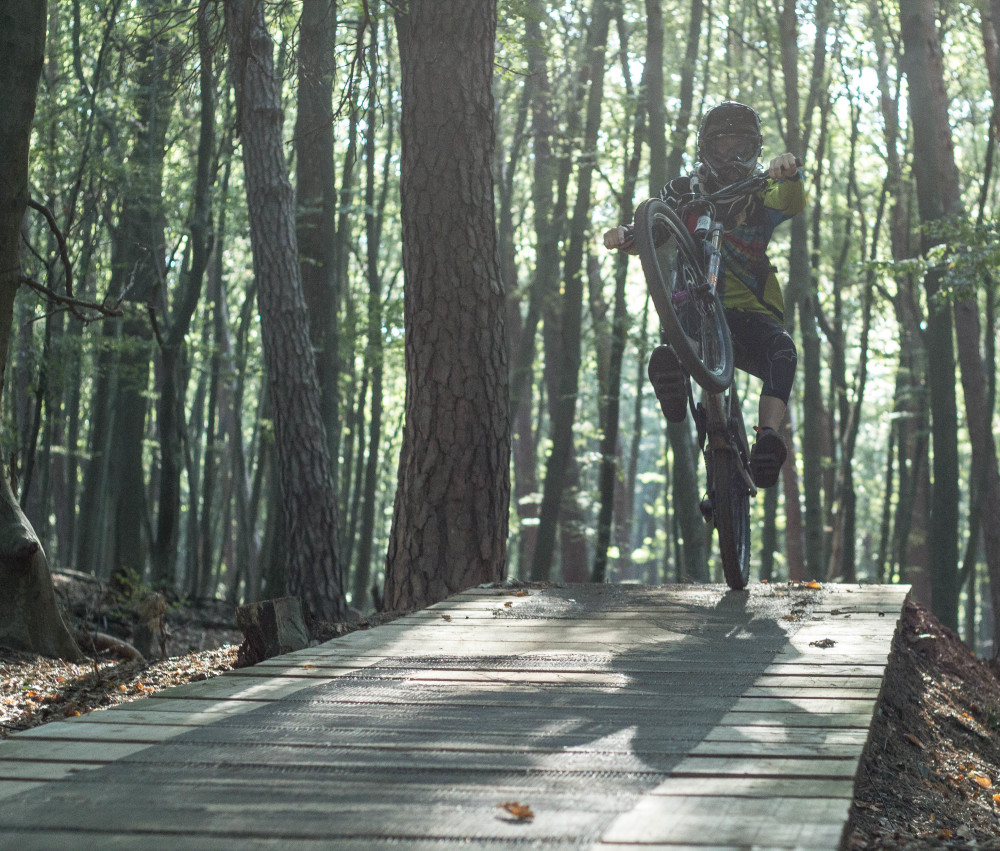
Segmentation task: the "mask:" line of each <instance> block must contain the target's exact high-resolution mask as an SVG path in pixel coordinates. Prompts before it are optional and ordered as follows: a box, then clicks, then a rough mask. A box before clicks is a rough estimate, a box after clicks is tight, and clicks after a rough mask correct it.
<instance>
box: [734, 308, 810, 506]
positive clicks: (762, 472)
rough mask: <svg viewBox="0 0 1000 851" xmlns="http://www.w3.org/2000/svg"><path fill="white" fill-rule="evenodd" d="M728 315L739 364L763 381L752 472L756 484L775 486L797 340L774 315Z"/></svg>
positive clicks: (785, 453)
mask: <svg viewBox="0 0 1000 851" xmlns="http://www.w3.org/2000/svg"><path fill="white" fill-rule="evenodd" d="M734 314H735V315H734ZM727 315H728V316H729V325H730V328H731V330H732V333H733V343H734V349H735V350H736V365H737V366H738V367H740V368H741V369H744V370H746V371H747V372H749V373H750V374H752V375H756V376H757V377H758V378H760V379H761V380H762V381H763V382H764V388H763V391H762V393H761V397H760V406H759V408H758V416H759V419H758V424H757V428H756V432H757V440H756V442H755V443H754V446H753V449H752V450H751V452H750V473H751V475H752V476H753V479H754V482H755V483H756V484H757V487H759V488H769V487H773V486H774V485H775V484H777V481H778V476H779V474H780V472H781V466H782V464H784V463H785V458H786V457H787V456H788V449H787V447H786V446H785V442H784V441H783V440H782V439H781V435H780V434H779V433H778V431H779V429H780V428H781V423H782V420H783V419H784V416H785V410H786V408H787V405H788V396H789V394H790V393H791V390H792V382H793V380H794V378H795V367H796V362H797V360H798V358H797V355H796V351H795V343H794V342H793V341H792V338H791V337H790V336H789V334H788V332H787V331H785V329H784V328H783V327H782V325H781V323H779V322H778V321H777V319H776V318H774V317H772V316H769V315H767V314H763V313H747V312H743V311H739V312H737V311H727Z"/></svg>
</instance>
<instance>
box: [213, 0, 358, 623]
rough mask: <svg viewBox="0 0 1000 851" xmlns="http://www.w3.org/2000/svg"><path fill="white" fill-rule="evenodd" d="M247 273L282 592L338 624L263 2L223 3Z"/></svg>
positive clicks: (325, 485)
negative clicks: (277, 501)
mask: <svg viewBox="0 0 1000 851" xmlns="http://www.w3.org/2000/svg"><path fill="white" fill-rule="evenodd" d="M226 31H227V35H228V40H229V51H230V62H231V64H232V73H233V80H234V81H235V86H236V103H237V108H238V111H239V122H238V124H239V129H240V136H241V139H242V143H243V145H242V147H243V166H244V171H245V174H246V183H247V204H248V206H249V210H250V236H251V243H252V247H253V258H254V273H255V275H256V277H257V282H258V301H259V305H260V314H261V335H262V338H263V343H264V361H265V364H266V367H267V375H268V390H269V392H270V394H271V398H272V402H273V404H274V426H275V440H276V448H277V455H278V468H279V475H280V481H281V493H282V502H283V505H284V512H283V517H284V525H285V530H286V540H287V546H288V552H287V555H286V556H285V558H284V561H285V563H286V564H287V569H288V589H289V591H290V592H291V593H292V594H293V595H296V596H298V597H300V598H301V599H302V603H303V607H304V609H305V611H306V613H307V615H308V616H310V617H313V618H322V619H325V620H338V619H339V618H340V617H341V616H342V615H343V611H344V589H343V581H342V576H341V565H340V562H339V559H338V543H339V542H338V529H337V524H338V517H337V501H336V491H335V489H334V483H333V475H332V471H331V463H330V454H329V447H328V445H327V442H326V430H325V428H324V426H323V419H322V413H321V406H320V392H319V386H318V384H317V380H316V361H315V358H314V356H313V350H312V345H311V341H310V337H309V320H308V315H307V314H308V310H307V306H306V302H305V297H304V295H303V292H302V279H301V274H300V269H299V264H298V249H297V245H296V240H295V210H294V203H293V194H292V187H291V183H290V182H289V179H288V169H287V166H286V164H285V157H284V147H283V142H282V137H281V129H282V116H283V111H282V109H281V102H280V98H279V93H278V85H277V78H276V76H275V69H274V63H273V58H272V42H271V36H270V34H269V33H268V31H267V27H266V24H265V21H264V8H263V4H262V2H261V0H227V2H226Z"/></svg>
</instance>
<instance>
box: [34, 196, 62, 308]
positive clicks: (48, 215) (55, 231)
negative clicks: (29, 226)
mask: <svg viewBox="0 0 1000 851" xmlns="http://www.w3.org/2000/svg"><path fill="white" fill-rule="evenodd" d="M28 206H29V207H31V209H33V210H38V212H39V213H41V214H42V215H43V216H45V221H47V222H48V223H49V230H50V231H52V235H53V236H54V237H55V238H56V242H57V243H58V244H59V259H60V260H62V264H63V269H64V270H65V272H66V295H67V296H69V297H70V298H72V296H73V265H72V264H71V263H70V262H69V251H67V249H66V237H65V236H63V232H62V231H61V230H59V225H58V224H56V217H55V216H53V215H52V211H51V210H50V209H49V208H48V207H46V206H45V205H44V204H40V203H39V202H38V201H36V200H34V199H33V198H29V199H28Z"/></svg>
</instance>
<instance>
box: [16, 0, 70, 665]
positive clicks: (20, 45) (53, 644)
mask: <svg viewBox="0 0 1000 851" xmlns="http://www.w3.org/2000/svg"><path fill="white" fill-rule="evenodd" d="M46 13H47V8H46V4H45V3H44V2H38V3H29V4H27V5H25V4H24V3H20V2H17V0H0V79H2V80H3V81H4V85H3V89H2V91H0V174H2V175H3V179H0V397H2V393H3V375H4V373H5V371H6V368H7V359H8V352H9V349H10V339H11V326H12V322H13V317H14V296H15V294H16V293H17V289H18V286H19V285H20V281H21V261H20V240H21V221H22V219H23V218H24V211H25V208H26V205H27V202H28V198H29V191H28V150H29V145H30V141H31V123H32V120H33V118H34V114H35V102H36V98H37V95H38V80H39V76H40V75H41V71H42V62H43V59H44V56H45V28H46ZM2 456H3V453H2V452H0V457H2ZM0 587H2V588H3V594H2V595H0V642H2V643H3V644H6V645H8V646H12V647H17V648H21V649H25V650H31V651H33V652H36V653H42V654H45V655H49V656H59V657H62V658H64V659H69V660H71V661H78V660H79V659H81V658H82V654H81V653H80V650H79V648H78V647H77V646H76V642H74V641H73V638H72V636H71V635H70V633H69V631H68V630H67V629H66V625H65V624H64V623H63V620H62V617H61V616H60V614H59V608H58V606H57V605H56V599H55V592H54V591H53V589H52V578H51V576H50V574H49V566H48V561H47V559H46V558H45V553H44V551H43V550H42V548H41V545H40V544H39V542H38V539H37V537H36V536H35V533H34V530H32V528H31V524H30V523H28V520H27V518H26V517H25V516H24V513H23V512H22V511H21V509H20V506H19V505H18V504H17V500H16V498H15V497H14V494H13V492H12V491H11V488H10V483H9V481H8V479H7V476H6V471H4V472H3V473H2V474H0Z"/></svg>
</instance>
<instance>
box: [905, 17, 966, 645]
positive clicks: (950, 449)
mask: <svg viewBox="0 0 1000 851" xmlns="http://www.w3.org/2000/svg"><path fill="white" fill-rule="evenodd" d="M901 11H902V14H901V18H900V25H901V34H902V39H903V46H904V53H903V69H904V70H905V72H906V79H907V83H908V85H909V97H908V98H907V101H908V103H909V107H910V121H911V124H912V127H913V154H914V156H913V172H914V175H915V177H916V183H917V203H918V206H919V209H920V220H921V222H923V223H924V224H929V223H931V222H934V221H936V220H938V219H941V218H943V217H944V216H946V215H951V214H956V213H958V212H960V202H959V200H958V196H957V189H958V185H959V184H958V179H957V176H958V175H957V170H956V169H955V160H954V150H953V147H952V141H951V128H950V125H949V123H948V114H947V109H948V103H947V95H946V94H945V91H944V71H943V68H942V64H941V47H940V44H939V42H938V36H937V31H936V29H935V26H936V24H935V21H936V18H935V8H934V0H914V2H912V3H907V4H905V5H904V6H903V7H902V10H901ZM932 244H933V243H932V240H931V239H930V238H929V237H928V236H927V235H926V233H925V236H924V248H925V250H926V249H927V248H929V247H930V246H931V245H932ZM940 279H941V273H940V271H938V270H937V269H931V270H928V271H927V273H926V274H925V276H924V291H925V293H926V297H927V332H926V340H927V353H928V372H927V378H928V385H929V391H930V405H931V424H932V432H931V438H932V441H933V449H934V452H933V464H934V477H933V483H934V489H933V491H932V495H931V500H932V502H931V537H930V559H931V561H930V563H931V597H932V599H931V603H932V607H933V610H934V613H935V614H936V615H937V616H938V618H939V619H940V620H941V622H942V623H944V624H945V625H946V626H949V627H951V628H952V629H957V628H958V498H959V493H958V466H959V465H958V410H957V402H956V394H955V352H954V345H953V343H952V332H953V325H952V312H951V310H950V308H949V306H948V304H947V303H946V302H944V301H943V300H942V299H940V298H939V297H938V293H939V291H940V288H941V280H940ZM978 341H979V337H978V335H977V336H976V337H975V345H976V347H977V353H978ZM977 356H978V354H977Z"/></svg>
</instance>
